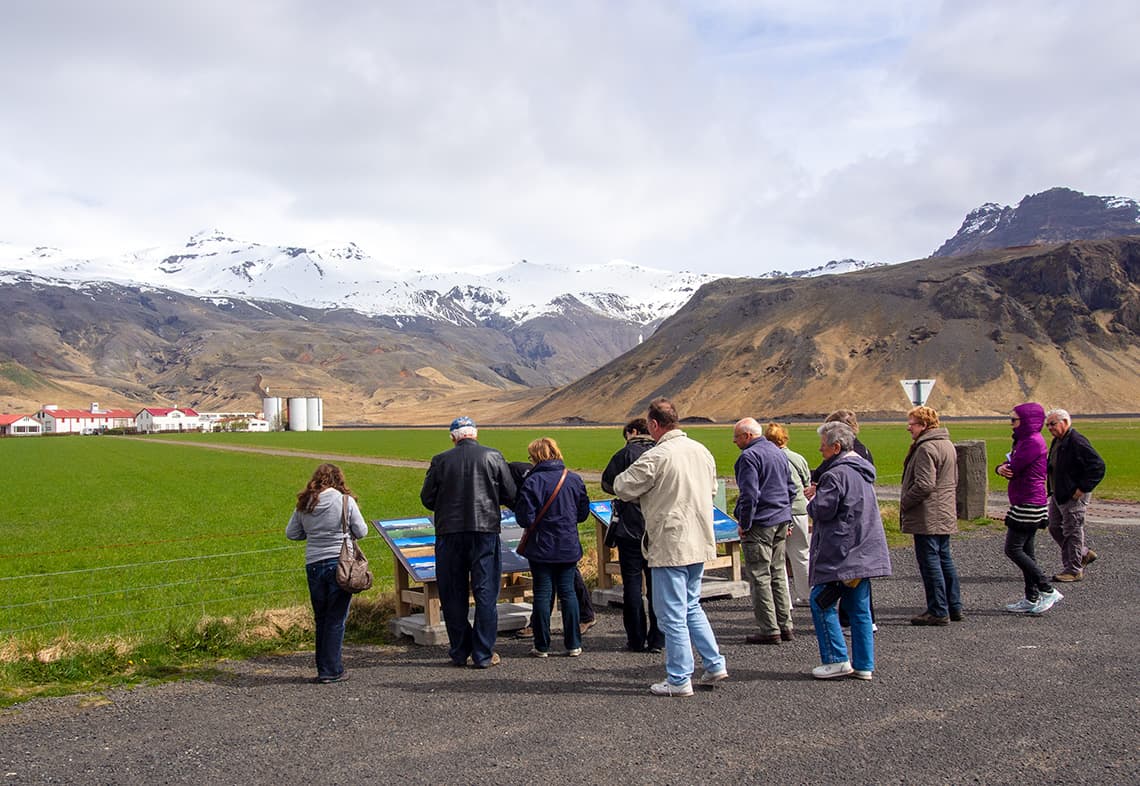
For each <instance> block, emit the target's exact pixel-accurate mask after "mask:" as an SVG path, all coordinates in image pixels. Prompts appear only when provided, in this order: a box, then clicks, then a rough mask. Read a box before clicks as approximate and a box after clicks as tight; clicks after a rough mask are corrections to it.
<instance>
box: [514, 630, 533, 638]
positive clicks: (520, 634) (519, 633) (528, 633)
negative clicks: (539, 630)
mask: <svg viewBox="0 0 1140 786" xmlns="http://www.w3.org/2000/svg"><path fill="white" fill-rule="evenodd" d="M515 638H516V639H533V638H534V629H533V628H519V629H518V630H516V631H515Z"/></svg>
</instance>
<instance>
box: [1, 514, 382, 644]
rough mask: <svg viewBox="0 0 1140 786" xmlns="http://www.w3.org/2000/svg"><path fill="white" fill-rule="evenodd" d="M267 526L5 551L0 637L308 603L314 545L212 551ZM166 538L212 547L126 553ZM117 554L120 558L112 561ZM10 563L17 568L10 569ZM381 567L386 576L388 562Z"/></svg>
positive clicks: (126, 629) (152, 627)
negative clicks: (151, 555)
mask: <svg viewBox="0 0 1140 786" xmlns="http://www.w3.org/2000/svg"><path fill="white" fill-rule="evenodd" d="M266 532H267V531H265V530H260V531H254V532H244V533H224V534H220V535H202V536H196V537H188V538H176V539H168V540H163V541H151V542H145V543H112V544H102V545H97V546H82V547H77V548H66V549H60V550H40V551H25V552H17V553H5V554H0V573H5V574H6V575H0V639H8V640H9V642H10V643H11V642H13V641H19V640H27V639H29V638H32V639H34V640H35V641H44V640H51V639H55V638H59V637H67V638H71V639H78V640H85V639H98V638H103V637H125V638H138V637H140V636H148V635H152V634H155V633H156V632H161V631H169V630H171V629H173V628H178V627H180V626H181V627H184V626H188V625H194V624H196V623H197V622H199V621H201V620H202V619H203V618H206V617H218V616H227V617H243V616H248V615H250V614H254V613H256V612H259V611H265V610H269V609H274V608H281V607H289V606H296V605H306V606H307V605H308V597H309V593H308V584H307V582H306V579H305V573H304V567H303V565H304V556H303V551H304V547H305V546H304V543H288V544H285V545H279V544H278V545H266V546H262V547H259V548H242V549H229V550H226V549H223V550H218V551H213V550H211V549H210V546H215V547H216V546H217V545H218V543H217V542H218V541H223V540H225V539H229V538H233V537H244V538H245V539H246V540H247V541H251V540H256V538H257V537H258V536H262V537H264V536H265V533H266ZM272 532H273V533H275V534H276V533H278V532H279V531H278V530H272ZM160 544H161V545H164V546H167V547H170V546H171V544H178V546H179V547H180V548H189V549H193V550H196V551H197V550H200V551H201V552H204V553H193V554H187V555H185V556H172V557H165V558H161V559H149V560H137V559H123V553H124V551H126V550H129V549H133V550H135V551H136V552H137V550H138V548H139V547H142V548H143V549H145V550H153V549H154V547H156V546H158V545H160ZM116 557H118V559H119V561H110V560H114V559H115V558H116ZM77 562H78V563H79V564H76V563H77ZM6 565H7V566H12V568H13V569H10V570H5V566H6ZM31 565H35V566H37V567H38V568H39V569H38V570H31V569H29V566H31ZM377 568H378V569H379V570H377V574H378V575H377V578H378V579H380V578H381V574H382V573H383V568H382V567H381V565H380V564H377V565H376V567H375V568H374V570H376V569H377ZM378 583H379V582H378Z"/></svg>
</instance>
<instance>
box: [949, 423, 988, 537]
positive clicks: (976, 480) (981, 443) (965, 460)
mask: <svg viewBox="0 0 1140 786" xmlns="http://www.w3.org/2000/svg"><path fill="white" fill-rule="evenodd" d="M954 450H955V452H956V453H957V454H958V489H957V497H956V501H957V504H958V518H959V519H964V520H970V519H976V518H981V517H982V516H984V515H986V496H987V495H988V494H989V490H990V488H989V482H990V473H989V471H988V467H987V466H986V443H985V440H981V439H967V440H963V441H961V442H955V443H954Z"/></svg>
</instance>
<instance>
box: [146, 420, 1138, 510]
mask: <svg viewBox="0 0 1140 786" xmlns="http://www.w3.org/2000/svg"><path fill="white" fill-rule="evenodd" d="M904 422H905V419H901V418H900V421H899V423H898V424H884V423H870V424H867V425H865V426H863V428H862V431H861V432H860V434H859V438H860V439H861V440H862V441H863V442H864V443H866V445H867V447H868V448H870V450H871V452H872V453H873V454H874V456H875V464H876V466H877V467H878V470H879V483H881V484H886V485H897V484H898V483H899V482H900V481H901V479H902V463H903V459H904V458H905V456H906V451H907V448H908V447H909V446H910V437H909V435H908V434H907V432H906V429H905V428H903V423H904ZM946 425H947V426H948V428H949V429H950V436H951V438H953V439H954V440H956V441H957V440H967V439H981V440H985V442H986V450H987V454H988V456H989V461H988V463H989V465H990V466H991V467H993V466H997V464H998V463H999V462H1000V461H1001V459H1002V457H1003V456H1004V455H1005V454H1006V453H1007V452H1008V451H1009V448H1010V432H1009V425H1008V424H1007V423H1004V422H997V421H987V422H961V423H957V422H951V423H948V424H946ZM1076 426H1077V428H1078V429H1079V430H1080V431H1081V433H1083V434H1084V435H1085V436H1087V437H1088V438H1089V439H1090V440H1091V441H1092V443H1093V445H1094V447H1096V449H1097V450H1098V451H1099V452H1100V454H1101V455H1102V456H1103V457H1104V460H1105V463H1106V464H1107V465H1108V474H1107V476H1106V477H1105V479H1104V482H1103V483H1102V484H1101V485H1100V487H1099V488H1098V489H1097V495H1098V496H1099V497H1103V498H1106V499H1126V500H1132V501H1140V449H1137V448H1136V445H1137V444H1138V443H1140V422H1137V421H1129V420H1088V421H1078V422H1077V424H1076ZM686 430H687V432H688V433H689V434H690V435H691V436H693V437H694V438H695V439H699V440H700V441H701V442H703V443H704V444H705V445H706V446H708V448H709V450H710V451H712V454H713V456H715V457H716V462H717V472H718V473H719V474H720V475H722V476H724V477H730V476H731V475H732V465H733V463H734V462H735V461H736V456H737V453H738V450H737V448H736V446H735V445H733V444H732V426H731V424H726V425H719V426H687V427H686ZM789 434H790V442H789V447H790V448H791V449H792V450H795V451H797V452H798V453H802V454H803V455H804V456H805V457H807V460H808V463H809V464H811V465H812V466H815V465H816V464H817V463H818V462H819V438H818V436H817V435H816V433H815V425H809V424H793V425H791V426H790V427H789ZM539 436H549V437H553V438H554V439H556V440H557V441H558V444H559V445H560V446H561V448H562V452H563V454H564V455H565V456H566V462H567V464H568V465H569V466H570V467H571V468H573V469H578V470H594V471H600V470H601V469H602V468H604V467H605V465H606V462H607V461H609V458H610V456H611V455H613V453H614V451H616V450H617V449H618V448H619V447H620V446H621V429H620V428H618V427H612V426H611V427H609V428H530V427H528V428H500V429H493V428H487V429H481V430H480V432H479V441H480V442H482V443H483V444H485V445H491V446H493V447H496V448H498V449H500V450H501V451H502V452H503V455H505V456H506V457H507V460H508V461H525V460H526V446H527V444H528V443H529V442H530V441H531V440H532V439H535V438H536V437H539ZM160 437H161V438H162V439H179V440H187V441H193V442H216V443H223V444H238V445H250V446H260V447H267V448H275V449H281V450H297V451H306V452H319V453H324V454H328V455H339V456H374V457H384V458H399V459H418V460H422V461H426V460H428V459H430V458H431V457H432V455H434V454H435V453H438V452H440V451H443V450H446V449H447V448H449V447H450V444H451V443H450V442H449V441H448V437H447V433H446V432H445V431H444V430H443V429H376V430H345V431H340V430H331V431H320V432H287V431H286V432H276V433H269V434H240V433H238V434H178V435H165V434H164V435H160ZM1045 438H1046V442H1048V440H1049V436H1048V435H1047V434H1046V435H1045ZM990 486H991V488H993V489H995V490H1004V489H1005V481H1004V480H1003V479H1002V478H1000V477H999V476H997V475H996V474H993V473H991V474H990Z"/></svg>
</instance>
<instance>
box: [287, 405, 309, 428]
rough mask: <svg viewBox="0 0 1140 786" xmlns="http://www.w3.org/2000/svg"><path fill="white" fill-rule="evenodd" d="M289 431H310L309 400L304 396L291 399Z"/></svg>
mask: <svg viewBox="0 0 1140 786" xmlns="http://www.w3.org/2000/svg"><path fill="white" fill-rule="evenodd" d="M289 430H290V431H308V430H309V400H308V399H307V398H305V397H303V396H297V397H296V398H291V399H289Z"/></svg>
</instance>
